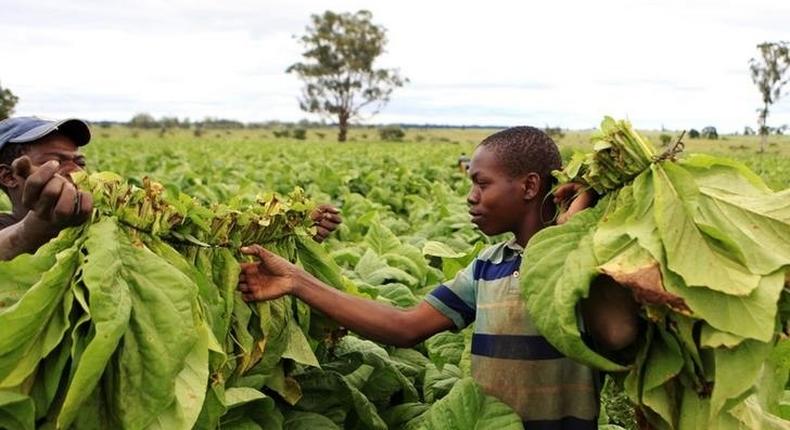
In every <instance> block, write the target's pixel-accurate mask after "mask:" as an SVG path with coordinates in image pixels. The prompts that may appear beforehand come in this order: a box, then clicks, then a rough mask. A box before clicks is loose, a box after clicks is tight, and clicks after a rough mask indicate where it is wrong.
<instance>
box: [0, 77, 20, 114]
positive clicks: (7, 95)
mask: <svg viewBox="0 0 790 430" xmlns="http://www.w3.org/2000/svg"><path fill="white" fill-rule="evenodd" d="M18 101H19V97H17V96H15V95H14V93H12V92H11V90H9V89H8V88H3V86H2V85H0V120H4V119H6V118H8V117H10V116H11V115H13V114H14V107H15V106H16V103H17V102H18Z"/></svg>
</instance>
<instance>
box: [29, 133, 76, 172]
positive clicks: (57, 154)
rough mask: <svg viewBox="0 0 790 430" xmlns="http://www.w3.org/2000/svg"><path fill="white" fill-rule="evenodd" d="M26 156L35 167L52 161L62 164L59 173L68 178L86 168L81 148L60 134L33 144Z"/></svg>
mask: <svg viewBox="0 0 790 430" xmlns="http://www.w3.org/2000/svg"><path fill="white" fill-rule="evenodd" d="M25 155H27V156H28V158H30V161H31V162H32V163H33V165H34V166H40V165H42V164H44V163H46V162H47V161H51V160H56V161H58V162H60V170H59V171H58V173H60V174H61V175H62V176H64V177H66V178H69V174H71V173H73V172H76V171H79V170H82V169H84V168H85V156H84V155H82V154H80V151H79V146H77V144H76V143H74V141H73V140H72V139H71V138H70V137H67V136H64V135H62V134H60V133H53V134H51V135H49V136H46V137H44V138H42V139H40V140H39V141H38V142H35V143H33V144H31V145H30V146H29V147H28V149H27V151H26V152H25Z"/></svg>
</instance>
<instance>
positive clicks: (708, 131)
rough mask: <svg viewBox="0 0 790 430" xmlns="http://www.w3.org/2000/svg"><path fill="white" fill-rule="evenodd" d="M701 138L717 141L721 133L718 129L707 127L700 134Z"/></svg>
mask: <svg viewBox="0 0 790 430" xmlns="http://www.w3.org/2000/svg"><path fill="white" fill-rule="evenodd" d="M700 137H702V138H703V139H710V140H716V139H718V138H719V133H718V132H717V131H716V127H713V126H707V127H705V128H703V129H702V131H701V132H700Z"/></svg>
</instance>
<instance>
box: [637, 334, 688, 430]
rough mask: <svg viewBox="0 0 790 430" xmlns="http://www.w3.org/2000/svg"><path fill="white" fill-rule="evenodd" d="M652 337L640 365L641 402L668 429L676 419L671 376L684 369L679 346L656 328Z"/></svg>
mask: <svg viewBox="0 0 790 430" xmlns="http://www.w3.org/2000/svg"><path fill="white" fill-rule="evenodd" d="M657 334H658V336H655V337H654V338H653V341H652V342H651V344H650V351H649V352H648V355H647V360H646V361H645V363H644V364H643V368H644V376H643V378H644V379H643V381H642V402H641V403H642V404H643V405H645V406H647V407H649V408H650V409H652V410H653V412H655V413H656V414H658V416H660V417H661V419H663V420H664V422H665V424H666V425H667V428H672V426H673V425H674V423H675V422H676V416H677V414H678V411H677V410H676V407H677V404H676V402H675V392H674V391H675V390H676V388H677V387H676V385H675V384H674V383H672V382H670V381H671V380H672V378H674V377H675V376H677V375H678V373H680V371H681V369H682V368H683V355H682V354H681V351H680V345H679V344H678V342H677V341H676V340H675V338H674V337H672V336H671V335H670V334H669V333H668V332H666V331H664V330H662V329H659V330H658V333H657Z"/></svg>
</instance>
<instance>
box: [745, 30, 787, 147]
mask: <svg viewBox="0 0 790 430" xmlns="http://www.w3.org/2000/svg"><path fill="white" fill-rule="evenodd" d="M757 49H759V50H760V58H752V59H751V60H749V69H750V70H751V72H752V81H753V82H754V84H755V85H757V88H758V89H759V90H760V95H762V98H763V106H762V107H761V108H759V109H757V125H758V126H759V128H758V131H757V132H758V133H760V136H761V139H760V152H763V151H765V142H766V139H767V136H768V133H769V131H770V127H768V109H769V108H770V107H771V105H772V104H774V103H776V102H777V100H779V98H781V97H782V95H783V94H782V87H784V85H785V84H786V83H787V82H788V80H789V79H790V77H788V76H787V71H788V69H790V46H788V43H787V42H763V43H761V44H759V45H757Z"/></svg>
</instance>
